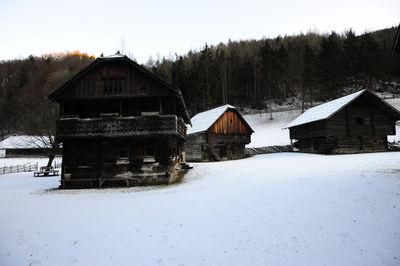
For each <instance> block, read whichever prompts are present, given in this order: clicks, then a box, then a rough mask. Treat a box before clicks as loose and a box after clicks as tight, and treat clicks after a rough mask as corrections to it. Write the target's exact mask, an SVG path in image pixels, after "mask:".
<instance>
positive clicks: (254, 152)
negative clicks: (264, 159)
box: [246, 145, 292, 156]
mask: <svg viewBox="0 0 400 266" xmlns="http://www.w3.org/2000/svg"><path fill="white" fill-rule="evenodd" d="M289 151H292V146H290V145H283V146H268V147H260V148H246V155H247V156H252V155H257V154H267V153H276V152H289Z"/></svg>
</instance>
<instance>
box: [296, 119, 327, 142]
mask: <svg viewBox="0 0 400 266" xmlns="http://www.w3.org/2000/svg"><path fill="white" fill-rule="evenodd" d="M326 134H327V129H326V121H325V120H322V121H315V122H311V123H307V124H304V125H300V126H296V127H292V128H290V138H291V139H302V138H313V137H322V136H326Z"/></svg>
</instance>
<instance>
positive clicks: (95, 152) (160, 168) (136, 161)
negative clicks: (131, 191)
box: [62, 138, 181, 187]
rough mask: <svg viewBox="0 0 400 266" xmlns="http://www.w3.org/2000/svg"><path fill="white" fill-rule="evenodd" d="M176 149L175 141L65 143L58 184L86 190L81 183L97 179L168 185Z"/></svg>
mask: <svg viewBox="0 0 400 266" xmlns="http://www.w3.org/2000/svg"><path fill="white" fill-rule="evenodd" d="M180 145H181V141H179V140H178V139H176V138H164V139H130V138H118V139H114V138H102V139H100V138H90V139H75V140H68V141H65V142H64V151H63V169H62V175H63V178H62V181H65V182H66V184H69V185H71V186H72V184H70V183H72V182H74V181H78V183H77V184H78V186H88V184H89V183H88V182H86V183H85V180H87V181H99V180H100V179H102V180H108V181H110V180H111V181H112V180H115V181H118V180H125V181H126V180H128V181H130V182H133V183H134V184H155V183H168V178H169V174H168V171H170V170H171V169H173V168H174V166H175V164H176V163H177V162H180V159H181V156H180V155H181V154H180V152H181V149H180ZM171 164H174V165H171ZM82 180H83V181H82ZM80 181H82V182H83V183H82V184H79V182H80ZM148 182H150V183H148ZM85 184H86V185H85ZM97 185H98V184H97ZM67 187H68V185H67Z"/></svg>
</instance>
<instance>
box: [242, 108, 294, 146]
mask: <svg viewBox="0 0 400 266" xmlns="http://www.w3.org/2000/svg"><path fill="white" fill-rule="evenodd" d="M300 114H301V110H294V111H284V112H274V113H272V118H273V119H272V120H270V114H269V113H261V116H260V114H259V113H258V114H251V115H244V116H243V118H244V119H246V121H247V123H249V125H250V126H251V128H252V129H253V130H254V133H253V134H252V135H251V143H250V144H248V145H247V146H246V147H264V146H272V145H288V144H290V138H289V130H288V129H283V128H284V127H286V125H287V124H289V123H290V122H291V121H292V120H294V119H295V118H296V117H298V116H299V115H300Z"/></svg>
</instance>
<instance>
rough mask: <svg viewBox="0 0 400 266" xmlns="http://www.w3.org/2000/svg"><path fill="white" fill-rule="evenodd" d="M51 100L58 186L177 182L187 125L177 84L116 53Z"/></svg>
mask: <svg viewBox="0 0 400 266" xmlns="http://www.w3.org/2000/svg"><path fill="white" fill-rule="evenodd" d="M49 98H50V99H51V100H54V101H56V102H58V103H59V105H60V117H59V120H58V121H57V131H56V137H57V139H58V140H59V141H60V142H62V144H63V163H62V175H61V187H62V188H75V187H77V188H82V187H101V186H105V185H109V186H114V185H127V186H133V185H149V184H168V183H169V182H172V181H174V179H175V177H176V172H177V170H178V169H179V165H180V163H181V162H182V160H183V151H184V140H185V137H186V125H185V124H189V123H190V117H189V115H188V113H187V110H186V107H185V103H184V101H183V98H182V95H181V92H180V90H179V89H178V88H176V87H174V86H173V85H171V84H169V83H167V82H166V81H164V80H163V79H161V78H159V77H158V76H156V75H154V74H152V73H151V72H149V71H148V70H147V69H145V68H144V67H142V66H140V65H138V64H137V63H136V62H134V61H132V60H130V59H129V58H128V57H126V56H122V55H120V54H119V53H117V54H116V55H114V56H109V57H100V58H98V59H96V60H95V61H94V62H93V63H91V64H90V65H89V66H88V67H86V68H85V69H84V70H82V71H81V72H79V73H78V74H77V75H76V76H74V77H73V78H72V79H70V80H69V81H67V82H66V83H65V84H64V85H62V86H61V87H60V88H58V89H57V90H55V91H54V92H53V93H52V94H51V95H49Z"/></svg>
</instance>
